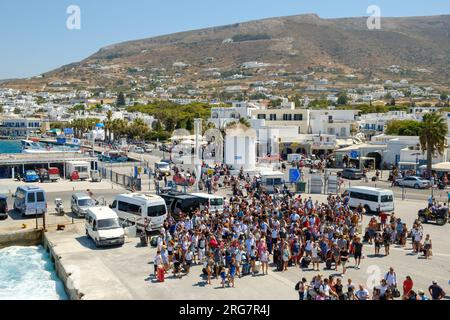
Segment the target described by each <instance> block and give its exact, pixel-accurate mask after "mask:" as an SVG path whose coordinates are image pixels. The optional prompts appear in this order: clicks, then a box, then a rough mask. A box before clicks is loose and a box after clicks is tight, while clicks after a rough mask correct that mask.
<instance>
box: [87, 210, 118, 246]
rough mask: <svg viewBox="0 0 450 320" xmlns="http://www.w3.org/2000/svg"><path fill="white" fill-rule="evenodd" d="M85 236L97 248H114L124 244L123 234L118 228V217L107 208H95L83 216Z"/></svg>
mask: <svg viewBox="0 0 450 320" xmlns="http://www.w3.org/2000/svg"><path fill="white" fill-rule="evenodd" d="M85 219H86V223H85V227H86V235H87V236H88V237H89V238H91V239H92V240H93V241H94V242H95V245H96V246H97V247H100V246H115V245H118V246H119V245H120V246H121V245H123V244H124V243H125V232H124V230H123V228H122V227H121V226H120V223H119V217H118V216H117V214H116V213H115V212H114V211H113V210H111V209H110V208H108V207H95V208H90V209H88V210H87V212H86V215H85Z"/></svg>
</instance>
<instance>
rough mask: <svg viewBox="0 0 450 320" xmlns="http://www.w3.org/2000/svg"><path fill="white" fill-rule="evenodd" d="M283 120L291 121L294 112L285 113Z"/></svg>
mask: <svg viewBox="0 0 450 320" xmlns="http://www.w3.org/2000/svg"><path fill="white" fill-rule="evenodd" d="M283 120H284V121H291V120H292V114H283Z"/></svg>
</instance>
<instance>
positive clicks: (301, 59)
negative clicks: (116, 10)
mask: <svg viewBox="0 0 450 320" xmlns="http://www.w3.org/2000/svg"><path fill="white" fill-rule="evenodd" d="M249 61H258V62H263V63H266V64H272V67H274V65H275V66H276V67H278V68H281V67H282V68H284V70H286V72H293V73H294V72H297V71H298V72H300V71H303V70H308V68H312V67H319V66H322V67H326V68H336V69H339V70H341V72H343V73H360V74H366V75H369V76H375V75H376V76H382V75H383V74H386V70H387V68H388V67H389V66H391V65H398V66H400V67H401V68H402V74H401V75H402V76H403V77H405V78H407V79H424V78H432V79H431V80H432V81H434V82H436V83H440V84H445V85H447V84H448V81H449V80H448V79H449V76H450V15H443V16H431V17H410V18H383V20H382V29H381V30H368V29H367V26H366V18H344V19H321V18H319V17H318V16H317V15H314V14H310V15H299V16H289V17H280V18H270V19H264V20H257V21H250V22H245V23H237V24H233V25H228V26H221V27H215V28H207V29H203V30H195V31H188V32H181V33H176V34H171V35H167V36H159V37H155V38H149V39H143V40H137V41H130V42H125V43H120V44H116V45H111V46H108V47H105V48H102V49H101V50H99V51H98V52H97V53H95V54H94V55H92V56H90V57H88V58H87V59H85V60H83V61H81V62H79V63H73V64H70V65H67V66H63V67H61V68H59V69H56V70H54V71H51V72H48V73H46V74H44V77H43V78H41V79H31V80H27V81H23V80H19V81H13V82H8V83H9V84H10V85H18V86H30V87H35V86H42V85H45V84H46V83H48V82H49V81H54V80H64V81H70V82H71V85H74V84H75V83H78V84H79V86H81V87H89V86H90V87H93V86H114V85H115V84H117V81H118V79H124V78H125V77H126V76H127V75H129V74H130V73H136V72H137V73H139V72H142V73H143V74H144V75H147V76H148V73H149V72H155V70H156V71H160V70H157V69H161V68H164V69H166V71H167V72H168V71H171V70H174V63H176V62H179V64H178V65H177V66H178V68H175V69H176V70H175V71H177V70H179V69H188V70H189V71H192V72H190V74H191V76H192V75H193V74H194V73H195V72H200V71H201V70H204V69H207V68H214V69H217V70H220V71H221V72H223V71H226V70H230V71H232V70H235V69H236V68H239V67H240V66H241V65H242V64H243V63H244V62H249ZM155 68H156V69H155ZM136 69H137V71H136ZM418 69H419V70H418ZM166 71H165V72H166ZM175 71H174V72H175ZM185 77H188V76H187V75H185ZM120 83H121V82H120V81H119V84H120Z"/></svg>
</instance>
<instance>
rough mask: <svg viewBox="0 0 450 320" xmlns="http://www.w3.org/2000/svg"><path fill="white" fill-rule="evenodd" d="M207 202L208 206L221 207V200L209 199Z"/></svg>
mask: <svg viewBox="0 0 450 320" xmlns="http://www.w3.org/2000/svg"><path fill="white" fill-rule="evenodd" d="M209 202H210V204H211V205H212V206H221V205H223V199H222V198H218V199H211V200H210V201H209Z"/></svg>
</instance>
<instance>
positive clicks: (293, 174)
mask: <svg viewBox="0 0 450 320" xmlns="http://www.w3.org/2000/svg"><path fill="white" fill-rule="evenodd" d="M300 178H301V173H300V170H298V169H295V168H291V169H289V182H290V183H295V182H298V181H300Z"/></svg>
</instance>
